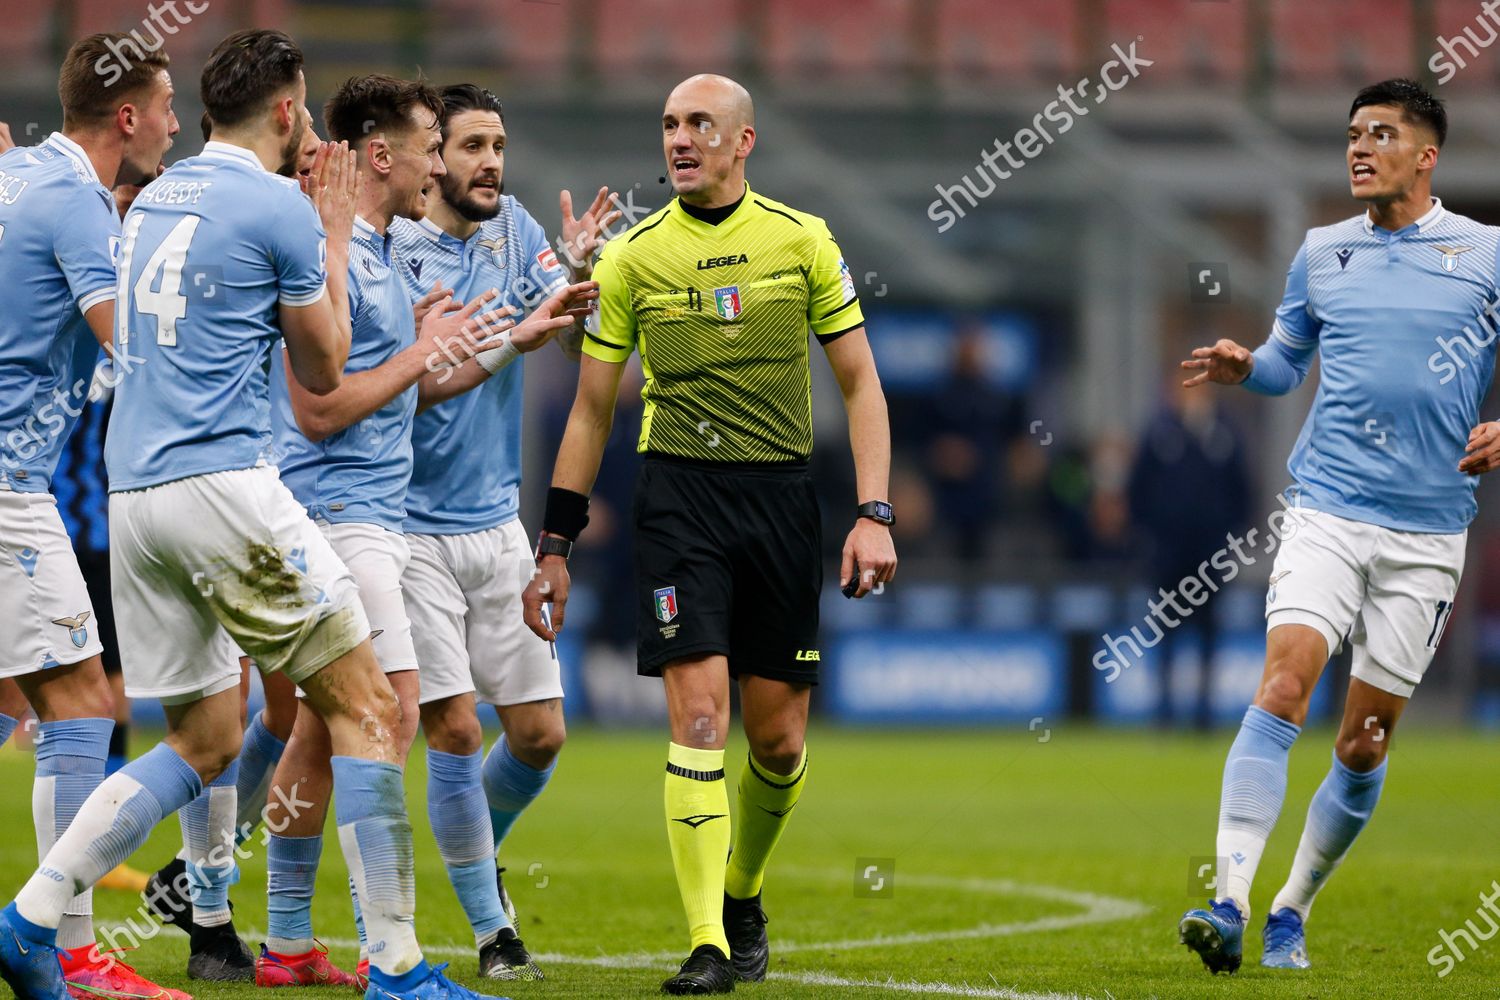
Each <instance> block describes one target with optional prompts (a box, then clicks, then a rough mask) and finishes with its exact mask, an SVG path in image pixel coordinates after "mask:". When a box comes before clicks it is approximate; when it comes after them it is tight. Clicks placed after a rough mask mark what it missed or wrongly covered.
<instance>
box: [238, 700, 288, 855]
mask: <svg viewBox="0 0 1500 1000" xmlns="http://www.w3.org/2000/svg"><path fill="white" fill-rule="evenodd" d="M263 714H264V713H262V712H256V713H255V718H254V719H251V720H250V727H249V728H248V729H246V730H245V742H244V744H243V745H242V746H241V747H240V762H239V763H240V778H239V782H238V783H237V784H236V786H235V793H236V795H237V797H238V804H237V805H236V806H235V821H234V845H235V846H236V847H238V846H239V845H241V844H243V843H244V842H245V841H247V840H249V839H250V835H251V834H252V833H254V832H255V828H256V827H257V826H259V825H260V824H261V821H262V820H263V819H264V818H265V812H266V796H267V795H269V794H270V792H271V779H272V778H273V777H275V775H276V765H277V764H278V763H279V762H280V761H281V755H282V754H283V753H284V752H285V751H286V744H285V743H283V742H282V741H281V740H279V739H277V738H276V736H275V734H273V733H272V732H271V731H270V730H269V729H267V728H266V724H265V723H264V722H263V721H262V720H261V717H262V715H263Z"/></svg>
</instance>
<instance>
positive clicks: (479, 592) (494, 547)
mask: <svg viewBox="0 0 1500 1000" xmlns="http://www.w3.org/2000/svg"><path fill="white" fill-rule="evenodd" d="M406 539H407V541H408V542H409V543H410V545H411V562H410V563H409V564H408V565H407V567H406V574H405V575H404V576H402V578H401V588H402V590H403V591H404V592H405V594H406V610H407V613H408V614H410V615H411V621H412V631H413V636H414V639H415V643H416V647H417V662H418V663H420V664H421V668H420V669H421V671H422V675H421V676H422V681H421V687H422V696H421V699H422V704H424V705H425V704H427V703H428V702H430V701H436V700H438V699H439V698H451V697H453V696H454V695H458V694H466V693H468V692H470V691H473V692H474V693H475V697H477V698H478V699H479V700H480V701H482V702H486V703H488V704H491V705H521V704H524V703H526V702H531V701H544V700H548V699H551V698H561V697H562V696H563V689H562V675H561V673H560V672H559V669H558V662H557V650H556V649H555V648H554V647H553V644H552V643H550V642H547V641H546V640H544V639H539V638H537V636H536V634H535V633H533V632H532V631H531V629H529V628H527V627H526V623H525V622H524V621H523V620H522V618H521V592H522V591H523V590H525V589H526V584H527V583H528V582H530V580H531V574H532V572H533V571H534V570H535V568H536V560H535V558H534V557H533V554H532V550H531V545H530V543H529V542H528V541H527V538H526V529H525V528H523V527H521V522H520V520H519V519H516V520H513V521H508V522H506V523H505V524H502V525H500V526H499V527H497V528H490V529H489V530H487V531H472V532H468V533H466V534H462V535H407V536H406Z"/></svg>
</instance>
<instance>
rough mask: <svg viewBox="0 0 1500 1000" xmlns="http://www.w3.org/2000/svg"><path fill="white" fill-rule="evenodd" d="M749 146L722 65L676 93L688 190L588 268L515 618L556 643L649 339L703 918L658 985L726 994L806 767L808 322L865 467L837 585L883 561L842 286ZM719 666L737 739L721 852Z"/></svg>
mask: <svg viewBox="0 0 1500 1000" xmlns="http://www.w3.org/2000/svg"><path fill="white" fill-rule="evenodd" d="M754 147H755V113H754V109H753V108H752V106H751V102H750V95H749V94H748V93H747V92H746V91H745V88H743V87H741V86H740V85H739V84H738V83H735V82H734V81H733V80H729V79H726V78H724V77H722V76H712V75H701V76H694V77H691V78H690V79H688V80H686V81H684V82H683V83H681V84H679V85H678V87H677V88H676V89H675V90H673V91H672V93H671V94H670V95H669V96H668V98H667V104H666V109H665V111H664V112H663V113H662V148H663V152H664V153H665V155H666V162H667V175H668V176H669V177H670V178H671V181H672V187H673V190H674V191H675V192H676V195H677V197H676V198H675V199H673V201H672V202H671V203H670V204H669V205H668V206H667V207H666V208H664V209H662V210H661V211H659V212H656V213H655V214H653V215H651V216H650V217H648V218H646V219H644V220H642V221H641V222H640V223H639V224H638V225H636V226H634V227H632V228H631V229H630V230H629V231H628V232H627V233H625V234H624V235H622V236H621V237H620V238H618V239H615V240H612V241H610V243H609V244H607V245H606V247H605V249H604V252H603V254H602V255H601V257H600V259H599V263H598V266H597V268H596V269H595V271H594V277H595V280H597V281H598V282H599V289H600V292H599V295H600V297H599V317H598V328H597V330H594V329H591V330H590V332H589V335H588V337H587V338H586V339H585V342H584V345H583V354H584V357H583V361H582V365H581V368H580V371H579V376H578V395H577V398H576V399H575V400H574V403H573V410H572V413H571V415H570V416H569V418H568V426H567V431H566V432H565V433H564V435H563V441H562V446H561V449H560V451H559V453H558V456H557V465H556V468H555V470H554V472H553V477H552V489H551V490H550V491H549V493H548V496H547V508H546V513H545V515H544V520H543V525H542V535H541V538H540V540H539V542H538V547H537V548H538V551H537V560H538V570H537V574H536V576H535V577H534V578H533V580H532V581H531V584H530V586H528V587H527V589H526V594H525V597H524V604H525V615H526V622H527V624H528V625H530V627H531V628H532V630H533V631H535V632H536V633H537V634H538V635H540V636H542V637H543V638H545V639H549V640H550V639H553V638H555V636H556V632H557V630H560V629H561V628H562V627H563V617H564V608H565V605H566V604H567V600H568V571H567V558H568V554H569V552H570V550H571V549H572V545H573V541H574V540H575V539H576V538H577V537H578V534H579V532H580V531H582V530H583V527H584V525H585V524H587V522H588V493H589V490H590V489H591V488H592V487H593V483H594V477H595V475H596V474H597V473H598V469H599V460H600V456H601V454H602V453H603V450H604V444H605V441H606V439H607V438H608V437H609V432H610V425H611V423H612V420H613V416H614V409H615V397H616V394H617V393H618V391H619V384H620V373H621V371H622V370H623V367H624V364H625V361H626V359H628V358H629V357H630V354H631V352H632V351H636V350H638V351H640V354H641V367H642V370H643V372H644V374H645V378H646V381H645V386H644V388H643V390H642V393H641V395H642V397H643V399H644V400H645V416H644V420H643V422H642V427H641V439H640V445H639V450H640V451H641V452H642V453H643V454H644V456H645V462H644V463H643V465H642V467H641V472H640V478H639V481H638V483H637V486H636V501H635V531H636V597H635V600H636V608H637V611H636V614H637V620H638V623H639V624H638V635H639V652H638V660H639V670H640V673H642V674H644V675H647V676H652V677H656V676H660V677H661V678H662V679H663V681H664V682H665V684H666V693H667V709H668V713H669V716H670V720H671V727H672V741H671V743H670V744H669V745H668V749H667V767H666V770H667V776H666V818H667V839H668V841H669V843H670V845H671V849H672V861H673V865H674V867H675V868H676V872H677V883H678V888H679V889H680V890H681V893H682V902H683V906H684V908H685V909H686V911H687V918H688V924H689V927H690V930H691V933H692V953H691V955H690V956H689V957H688V959H687V961H685V962H684V963H683V965H682V969H681V971H680V972H679V973H678V974H677V975H675V976H673V977H672V978H671V979H668V980H667V981H666V982H665V983H664V984H663V986H662V989H663V990H664V991H665V992H667V993H675V994H687V993H693V994H698V993H729V992H732V991H733V990H734V983H735V979H736V978H739V979H744V980H759V979H763V978H764V977H765V974H766V968H767V965H768V963H769V959H770V949H769V945H768V943H767V938H766V931H765V924H766V916H765V912H764V910H762V908H761V901H760V897H761V881H762V877H763V875H764V873H765V869H766V863H767V861H768V859H769V858H770V855H771V851H772V850H773V849H774V848H775V846H776V842H777V840H779V839H780V837H781V833H782V830H783V829H784V828H785V826H786V822H787V819H788V816H789V814H790V813H791V811H792V809H793V807H794V806H795V805H796V804H797V799H798V797H799V796H800V795H801V792H802V787H803V785H804V784H805V783H806V780H807V757H806V754H805V752H804V749H803V738H804V736H805V733H806V729H807V708H808V701H809V695H810V693H811V688H812V685H814V684H816V683H817V679H818V638H817V635H818V599H819V592H820V590H821V589H822V583H823V569H822V557H821V533H820V530H819V514H818V503H817V499H816V494H815V493H814V490H813V483H812V479H811V477H810V476H809V475H808V469H807V462H808V458H809V456H810V454H811V452H812V442H813V435H812V405H811V404H812V401H811V370H810V367H809V352H808V337H807V334H808V329H809V327H810V328H811V330H812V333H813V335H814V336H815V337H816V338H817V340H818V342H819V343H820V344H821V345H822V347H823V350H824V351H825V353H826V354H827V356H828V361H829V364H830V365H831V367H832V368H833V372H834V375H835V376H836V377H837V379H838V383H839V387H840V389H841V390H842V392H843V396H844V405H845V408H846V409H847V411H848V414H849V437H850V442H851V444H852V446H853V451H854V463H855V469H856V474H857V480H858V490H859V495H858V497H857V504H855V505H851V506H852V507H855V509H854V510H851V514H853V515H854V518H853V521H854V527H853V529H852V530H851V531H850V532H849V537H848V539H847V540H846V541H845V543H844V550H843V562H842V566H841V568H840V572H839V578H840V579H839V583H840V585H841V586H845V585H849V584H851V583H852V585H853V586H852V588H851V589H850V591H849V592H851V593H852V594H853V595H854V596H856V597H863V596H864V595H865V594H867V593H868V592H869V591H870V590H871V589H872V588H873V587H874V586H875V585H876V584H879V583H885V582H887V581H889V580H890V579H891V578H892V576H893V575H894V574H895V569H896V552H895V548H894V546H893V545H892V543H891V535H890V524H891V521H892V514H891V507H890V504H889V503H888V502H887V499H888V492H887V487H888V480H889V470H890V425H889V422H888V419H887V416H886V406H885V396H884V394H883V393H882V391H881V388H880V379H879V376H878V375H877V374H876V371H875V362H874V358H873V357H872V356H871V354H870V347H869V343H868V342H867V341H866V339H865V333H864V316H863V314H862V313H861V311H860V306H859V300H858V298H857V297H856V295H855V292H854V283H853V280H852V279H851V278H850V275H849V269H848V267H847V266H845V264H844V261H843V257H842V256H841V255H840V251H839V247H838V244H837V243H835V242H834V240H833V237H832V236H831V235H830V234H829V232H828V227H827V226H826V225H825V224H824V223H823V220H822V219H819V218H817V217H816V216H812V215H807V214H805V213H802V212H798V211H796V210H795V209H791V208H788V207H787V206H785V205H783V204H781V203H780V202H775V201H772V200H770V199H769V198H766V197H765V196H763V195H760V194H757V193H755V192H754V191H752V190H750V188H749V186H748V185H747V184H746V183H745V160H746V158H747V157H748V156H749V155H750V151H751V150H752V149H753V148H754ZM547 603H550V604H552V606H553V608H552V619H551V625H550V627H549V625H548V624H547V622H546V621H545V620H544V619H543V617H542V605H543V604H547ZM731 677H733V678H735V679H736V680H737V681H738V682H739V687H740V704H741V706H742V709H743V713H744V724H745V735H746V737H747V740H748V742H749V745H750V753H749V755H748V757H747V759H746V761H745V765H744V767H743V769H742V770H741V771H740V779H739V823H738V835H737V838H736V842H735V843H734V850H733V853H732V854H731V853H730V819H729V795H728V791H727V788H726V784H725V779H724V741H725V736H726V734H727V733H728V730H729V681H730V678H731ZM726 854H728V855H729V863H728V866H727V870H726V865H725V863H724V858H725V855H726ZM731 958H732V960H733V962H732V964H731Z"/></svg>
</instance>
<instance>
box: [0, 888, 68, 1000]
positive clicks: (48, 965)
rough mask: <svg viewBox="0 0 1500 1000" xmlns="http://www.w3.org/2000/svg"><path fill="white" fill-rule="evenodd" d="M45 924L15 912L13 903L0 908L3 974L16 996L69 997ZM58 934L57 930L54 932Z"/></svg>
mask: <svg viewBox="0 0 1500 1000" xmlns="http://www.w3.org/2000/svg"><path fill="white" fill-rule="evenodd" d="M44 933H45V932H44V931H43V929H42V928H40V927H37V926H36V925H35V924H33V923H32V922H31V921H29V920H27V919H26V918H25V917H23V916H21V915H20V914H19V913H17V912H16V904H15V903H11V904H10V905H9V906H7V907H6V908H5V909H4V910H0V978H3V979H4V980H5V981H6V982H7V983H9V984H10V988H11V989H12V990H14V991H15V994H16V997H17V1000H68V987H67V984H66V983H64V982H63V973H62V963H60V962H59V961H58V959H57V948H56V947H55V946H54V945H53V944H51V943H50V942H46V943H44V942H42V941H37V940H35V939H36V938H38V937H42V936H44ZM51 936H53V937H54V938H55V936H56V932H55V931H54V932H53V934H52V935H51Z"/></svg>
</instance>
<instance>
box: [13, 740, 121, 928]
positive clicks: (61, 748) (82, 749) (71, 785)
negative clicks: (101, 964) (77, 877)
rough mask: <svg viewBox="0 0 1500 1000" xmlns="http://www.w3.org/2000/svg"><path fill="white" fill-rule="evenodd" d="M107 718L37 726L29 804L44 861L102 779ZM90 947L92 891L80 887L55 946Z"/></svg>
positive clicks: (69, 905)
mask: <svg viewBox="0 0 1500 1000" xmlns="http://www.w3.org/2000/svg"><path fill="white" fill-rule="evenodd" d="M114 728H115V720H113V719H64V720H62V721H58V722H43V723H42V724H41V725H39V726H38V727H37V738H36V783H35V785H33V786H32V795H31V806H32V814H33V819H34V820H35V821H36V846H37V856H38V857H43V858H44V857H46V856H47V852H48V851H50V850H52V845H53V844H55V843H57V838H58V837H60V836H62V833H63V831H65V830H66V829H67V828H68V826H69V825H70V824H71V823H72V822H73V818H74V817H75V816H77V815H78V810H79V809H80V808H82V807H83V803H84V802H85V801H86V800H87V799H88V797H89V796H90V795H92V794H93V793H94V789H96V788H98V787H99V783H100V782H102V781H103V780H104V761H105V758H107V757H108V756H109V736H110V733H112V732H113V731H114ZM93 943H94V891H93V889H92V888H89V889H85V890H83V891H82V892H80V893H79V894H78V895H77V896H74V897H73V899H72V900H71V901H70V902H69V903H68V908H67V910H66V911H64V914H63V919H62V923H61V924H59V925H58V929H57V946H58V947H59V948H64V949H73V948H87V947H88V946H89V945H91V944H93Z"/></svg>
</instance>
